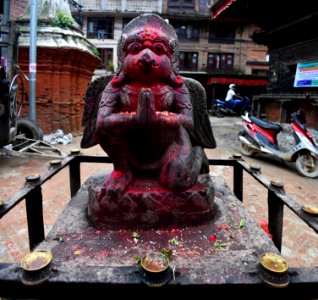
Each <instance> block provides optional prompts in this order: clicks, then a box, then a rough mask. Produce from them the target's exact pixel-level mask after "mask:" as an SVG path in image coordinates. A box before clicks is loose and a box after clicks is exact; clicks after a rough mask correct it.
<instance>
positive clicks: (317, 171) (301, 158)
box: [296, 153, 318, 178]
mask: <svg viewBox="0 0 318 300" xmlns="http://www.w3.org/2000/svg"><path fill="white" fill-rule="evenodd" d="M296 169H297V171H298V172H299V173H300V174H301V175H302V176H305V177H310V178H315V177H317V176H318V159H317V157H315V156H313V155H311V154H310V153H300V154H299V155H298V157H297V159H296Z"/></svg>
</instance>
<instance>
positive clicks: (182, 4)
mask: <svg viewBox="0 0 318 300" xmlns="http://www.w3.org/2000/svg"><path fill="white" fill-rule="evenodd" d="M194 9H195V1H194V0H168V12H169V11H176V10H188V11H193V10H194Z"/></svg>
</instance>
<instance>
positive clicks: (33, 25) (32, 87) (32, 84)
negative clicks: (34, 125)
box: [29, 0, 37, 122]
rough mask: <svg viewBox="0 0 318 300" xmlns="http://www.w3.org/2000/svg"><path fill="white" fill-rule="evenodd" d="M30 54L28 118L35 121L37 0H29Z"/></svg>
mask: <svg viewBox="0 0 318 300" xmlns="http://www.w3.org/2000/svg"><path fill="white" fill-rule="evenodd" d="M30 3H31V15H30V53H29V54H30V55H29V73H30V77H29V94H30V99H29V100H30V104H29V118H30V119H31V120H32V121H34V122H36V38H37V1H36V0H30Z"/></svg>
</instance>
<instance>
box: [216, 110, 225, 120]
mask: <svg viewBox="0 0 318 300" xmlns="http://www.w3.org/2000/svg"><path fill="white" fill-rule="evenodd" d="M215 116H216V117H217V118H224V113H223V112H222V111H220V110H219V109H217V110H216V111H215Z"/></svg>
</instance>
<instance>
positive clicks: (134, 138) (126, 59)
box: [81, 14, 216, 225]
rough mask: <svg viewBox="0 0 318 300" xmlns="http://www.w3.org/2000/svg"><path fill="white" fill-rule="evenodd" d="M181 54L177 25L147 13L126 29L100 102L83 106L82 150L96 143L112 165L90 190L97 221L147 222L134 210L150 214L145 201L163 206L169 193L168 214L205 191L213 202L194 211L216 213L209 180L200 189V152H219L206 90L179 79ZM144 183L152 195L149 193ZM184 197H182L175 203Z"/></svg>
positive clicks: (203, 164)
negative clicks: (175, 27) (210, 118)
mask: <svg viewBox="0 0 318 300" xmlns="http://www.w3.org/2000/svg"><path fill="white" fill-rule="evenodd" d="M178 55H179V47H178V41H177V36H176V33H175V31H174V29H173V27H172V26H171V25H169V24H168V23H167V22H166V21H164V20H163V19H162V18H161V17H159V16H158V15H156V14H143V15H141V16H139V17H137V18H135V19H133V20H132V21H131V22H130V23H129V24H128V25H127V26H126V27H125V28H124V29H123V33H122V36H121V39H120V40H119V43H118V59H119V66H118V69H117V72H116V75H115V76H114V77H113V78H112V79H111V80H110V81H109V82H108V83H107V85H106V87H105V89H104V90H103V92H102V94H101V95H100V97H96V99H97V100H96V99H92V98H90V99H87V101H86V108H85V112H84V117H83V123H84V136H83V140H82V144H81V146H82V147H83V148H85V147H89V146H91V145H93V144H95V143H96V142H97V143H99V144H100V146H101V147H102V148H103V150H104V151H105V152H106V153H107V154H108V156H109V157H110V158H111V160H112V162H113V165H114V169H113V171H112V172H111V174H109V175H107V176H106V180H105V182H104V183H103V184H101V187H99V186H98V185H96V184H95V185H94V184H92V185H94V188H93V187H91V189H90V204H89V212H90V215H91V218H92V219H93V220H94V222H96V223H100V224H107V223H116V221H115V220H114V219H116V218H118V217H120V218H121V220H118V222H119V221H120V222H122V219H126V220H130V222H132V223H134V224H140V223H144V222H143V221H142V220H143V219H145V216H143V215H142V214H140V213H139V212H137V211H138V210H140V209H141V210H144V211H147V210H149V209H150V207H149V203H144V202H145V201H144V198H145V195H146V196H147V197H148V198H149V196H150V198H151V197H152V198H155V201H157V202H158V201H159V203H160V202H161V201H163V200H165V201H166V198H167V195H169V198H171V200H170V202H171V203H168V204H167V205H168V209H169V210H171V208H172V207H177V210H178V211H179V210H180V207H179V205H178V204H177V205H176V204H175V202H178V201H179V202H180V201H181V202H182V203H183V202H184V201H188V202H189V207H188V208H186V210H188V209H189V208H190V206H191V205H192V206H193V205H194V204H193V199H192V200H186V199H187V198H189V195H190V194H191V195H192V196H191V197H192V198H193V197H194V198H195V199H197V198H198V197H199V198H200V197H201V198H202V195H200V196H193V193H194V194H195V193H199V194H200V189H201V190H202V189H203V190H205V192H204V193H206V189H209V190H210V195H208V198H209V201H206V199H205V197H204V196H203V198H204V199H203V198H202V200H200V201H201V202H202V201H203V202H206V203H207V204H203V203H200V204H198V203H197V202H198V201H199V200H195V202H196V204H195V205H197V206H199V208H198V207H197V206H196V207H194V208H191V209H195V210H197V209H199V210H200V211H204V213H207V214H209V215H210V214H211V212H212V211H213V208H212V205H211V204H212V203H213V192H212V195H211V187H208V185H209V184H208V183H207V182H208V181H209V179H207V178H206V176H205V180H204V181H205V184H203V185H202V187H201V186H200V187H198V186H196V185H198V184H199V183H198V177H199V175H200V174H208V173H209V165H208V160H207V157H206V155H205V153H204V150H203V148H215V146H216V144H215V140H214V136H213V133H212V129H211V125H210V122H209V118H208V115H207V110H206V97H205V90H204V88H203V87H202V85H201V84H200V83H199V82H197V81H195V80H193V79H190V78H185V77H182V76H180V75H178ZM99 99H100V101H99ZM97 102H99V107H98V112H97V114H96V111H97ZM147 185H148V187H151V190H148V191H147V189H145V187H147ZM203 186H205V187H203ZM193 189H195V190H196V191H193ZM201 192H202V191H201ZM182 193H183V195H182V196H181V194H182ZM187 193H188V194H187ZM204 193H203V194H204ZM180 197H181V198H183V199H182V200H180V199H179V200H177V199H178V198H180ZM184 197H185V198H184ZM191 197H190V198H191ZM201 198H200V199H201ZM210 198H212V199H210ZM125 199H126V200H125ZM200 201H199V202H200ZM211 201H212V203H211ZM142 203H144V204H142ZM190 203H192V204H191V205H190ZM161 204H162V203H161ZM195 205H194V206H195ZM202 205H203V206H202ZM182 206H184V204H182ZM186 206H187V205H186ZM156 207H157V208H156V209H151V214H152V215H153V214H155V215H156V216H157V219H158V222H156V223H161V221H159V219H162V218H165V219H167V217H168V219H169V218H170V219H171V222H172V223H176V220H172V219H175V218H171V216H170V217H169V213H168V212H167V214H168V215H167V214H165V213H163V212H162V211H161V210H160V205H159V204H158V203H157V205H156ZM166 209H167V206H165V208H164V210H166ZM191 209H190V210H191ZM127 211H128V215H129V217H127V215H126V212H127ZM181 212H182V213H184V211H183V209H181ZM125 216H126V217H125ZM190 219H191V220H192V219H193V218H192V217H190ZM149 221H150V220H149V219H148V220H146V222H145V223H147V224H149ZM184 221H185V220H184ZM192 221H193V220H192ZM171 222H169V223H171ZM150 223H151V224H152V225H153V224H154V222H152V221H151V222H150ZM177 223H179V222H177Z"/></svg>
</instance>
